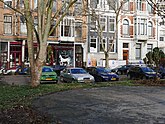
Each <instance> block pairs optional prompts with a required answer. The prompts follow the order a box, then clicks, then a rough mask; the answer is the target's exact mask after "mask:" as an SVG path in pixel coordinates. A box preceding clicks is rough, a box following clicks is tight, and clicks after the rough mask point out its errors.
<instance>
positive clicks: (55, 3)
mask: <svg viewBox="0 0 165 124" xmlns="http://www.w3.org/2000/svg"><path fill="white" fill-rule="evenodd" d="M56 7H57V2H56V0H53V8H52V11H53V12H56Z"/></svg>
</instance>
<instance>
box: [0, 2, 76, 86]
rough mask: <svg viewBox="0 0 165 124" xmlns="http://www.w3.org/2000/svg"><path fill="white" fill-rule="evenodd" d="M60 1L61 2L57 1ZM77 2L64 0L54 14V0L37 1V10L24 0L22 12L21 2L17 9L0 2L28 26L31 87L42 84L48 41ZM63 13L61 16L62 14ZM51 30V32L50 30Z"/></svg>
mask: <svg viewBox="0 0 165 124" xmlns="http://www.w3.org/2000/svg"><path fill="white" fill-rule="evenodd" d="M57 1H60V0H57ZM76 1H77V0H67V1H66V0H64V2H63V3H62V5H61V7H60V8H58V9H57V10H56V12H53V11H52V9H53V2H54V0H37V8H36V10H34V9H32V8H31V6H32V3H31V2H30V1H29V0H23V4H24V9H23V10H20V9H19V7H18V8H17V6H19V2H20V0H17V1H16V2H17V5H16V7H12V6H10V5H8V4H7V3H5V2H4V0H0V2H3V3H4V4H5V5H6V6H8V7H10V8H11V9H12V10H13V11H15V12H16V13H19V14H20V15H22V16H23V17H24V18H25V20H26V26H27V43H28V55H29V60H30V67H31V86H32V87H36V86H38V85H39V84H40V76H41V72H42V66H43V65H44V63H45V62H46V56H47V39H48V37H49V35H50V34H51V33H52V32H53V31H54V30H55V29H56V27H57V26H58V25H59V23H60V21H62V19H63V18H64V17H65V15H66V14H67V13H68V12H69V10H70V8H71V7H72V6H73V4H74V3H75V2H76ZM61 11H62V12H63V13H62V14H61V15H60V12H61ZM35 12H36V14H37V28H35V24H34V13H35ZM54 19H57V21H56V24H55V25H54V27H53V28H50V27H51V24H52V23H53V22H54ZM50 29H51V30H50ZM35 40H36V41H37V43H38V46H39V50H38V51H37V56H36V57H35V56H34V47H33V43H34V41H35Z"/></svg>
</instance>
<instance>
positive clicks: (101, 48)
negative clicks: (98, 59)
mask: <svg viewBox="0 0 165 124" xmlns="http://www.w3.org/2000/svg"><path fill="white" fill-rule="evenodd" d="M102 43H103V47H104V48H103V47H102ZM105 44H106V41H105V39H102V41H100V52H103V51H104V49H105V47H106V45H105Z"/></svg>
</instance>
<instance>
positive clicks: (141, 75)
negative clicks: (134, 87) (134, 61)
mask: <svg viewBox="0 0 165 124" xmlns="http://www.w3.org/2000/svg"><path fill="white" fill-rule="evenodd" d="M136 76H137V78H138V79H141V77H143V72H142V69H141V68H140V67H138V68H137V74H136Z"/></svg>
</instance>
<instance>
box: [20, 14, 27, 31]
mask: <svg viewBox="0 0 165 124" xmlns="http://www.w3.org/2000/svg"><path fill="white" fill-rule="evenodd" d="M20 33H21V34H27V28H26V20H25V17H23V16H20Z"/></svg>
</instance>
